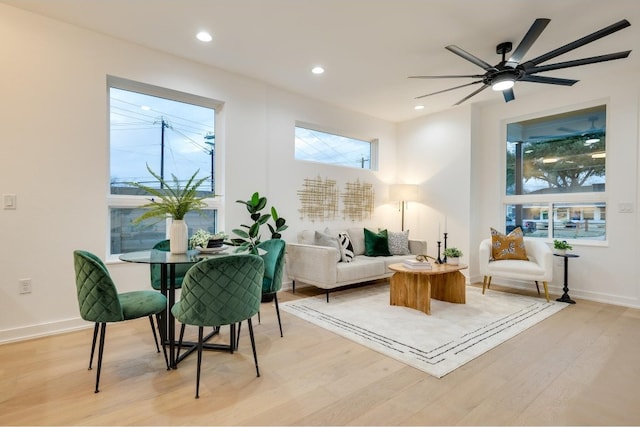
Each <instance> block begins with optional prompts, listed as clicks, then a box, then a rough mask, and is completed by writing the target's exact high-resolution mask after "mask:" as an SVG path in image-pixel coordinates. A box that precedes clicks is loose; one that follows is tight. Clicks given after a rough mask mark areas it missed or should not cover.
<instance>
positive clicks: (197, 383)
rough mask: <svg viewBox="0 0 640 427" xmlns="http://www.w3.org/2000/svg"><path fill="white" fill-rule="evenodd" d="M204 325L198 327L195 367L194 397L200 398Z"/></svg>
mask: <svg viewBox="0 0 640 427" xmlns="http://www.w3.org/2000/svg"><path fill="white" fill-rule="evenodd" d="M203 329H204V327H202V326H199V327H198V367H197V369H196V399H200V366H201V365H202V331H203Z"/></svg>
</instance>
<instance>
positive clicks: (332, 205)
mask: <svg viewBox="0 0 640 427" xmlns="http://www.w3.org/2000/svg"><path fill="white" fill-rule="evenodd" d="M298 198H299V199H300V209H299V210H298V211H299V212H300V218H301V219H302V218H307V219H308V220H310V221H325V220H332V219H335V217H336V215H337V213H338V186H337V184H336V181H335V180H333V179H327V178H325V179H322V178H321V177H319V176H318V177H317V178H305V179H304V182H303V184H302V189H301V190H298Z"/></svg>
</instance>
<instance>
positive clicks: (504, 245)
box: [491, 227, 529, 261]
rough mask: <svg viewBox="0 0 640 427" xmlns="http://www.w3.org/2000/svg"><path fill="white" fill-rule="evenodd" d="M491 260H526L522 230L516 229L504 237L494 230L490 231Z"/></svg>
mask: <svg viewBox="0 0 640 427" xmlns="http://www.w3.org/2000/svg"><path fill="white" fill-rule="evenodd" d="M491 258H493V259H494V260H503V259H519V260H525V261H526V260H528V259H529V258H527V250H526V249H525V246H524V234H523V233H522V228H520V227H516V228H515V229H514V230H513V231H512V232H511V233H509V234H507V235H504V234H502V233H501V232H499V231H498V230H496V229H495V228H492V229H491Z"/></svg>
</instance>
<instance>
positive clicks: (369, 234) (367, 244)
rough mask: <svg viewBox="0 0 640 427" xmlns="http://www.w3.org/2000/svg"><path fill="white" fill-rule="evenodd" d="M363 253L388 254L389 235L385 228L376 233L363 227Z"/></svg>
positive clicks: (373, 254) (370, 254)
mask: <svg viewBox="0 0 640 427" xmlns="http://www.w3.org/2000/svg"><path fill="white" fill-rule="evenodd" d="M364 254H365V255H366V256H389V255H391V254H390V253H389V237H388V236H387V230H381V231H379V232H378V233H374V232H373V231H371V230H369V229H367V228H365V229H364Z"/></svg>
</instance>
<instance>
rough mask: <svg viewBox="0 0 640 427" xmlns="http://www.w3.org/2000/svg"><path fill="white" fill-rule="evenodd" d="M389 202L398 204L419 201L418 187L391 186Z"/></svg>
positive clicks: (410, 185) (409, 185) (413, 185)
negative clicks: (397, 202)
mask: <svg viewBox="0 0 640 427" xmlns="http://www.w3.org/2000/svg"><path fill="white" fill-rule="evenodd" d="M389 200H390V201H399V202H416V201H419V200H420V186H419V185H416V184H391V185H390V186H389Z"/></svg>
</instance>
